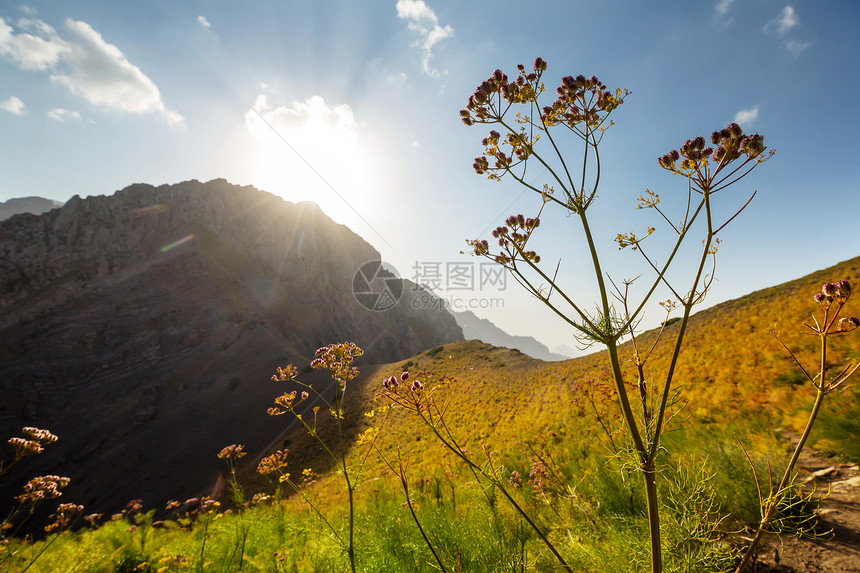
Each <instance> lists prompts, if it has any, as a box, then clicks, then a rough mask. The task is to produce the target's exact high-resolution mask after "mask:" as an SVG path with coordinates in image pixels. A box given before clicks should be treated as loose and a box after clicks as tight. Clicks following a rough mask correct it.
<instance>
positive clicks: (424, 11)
mask: <svg viewBox="0 0 860 573" xmlns="http://www.w3.org/2000/svg"><path fill="white" fill-rule="evenodd" d="M397 16H398V17H399V18H400V19H401V20H406V21H407V26H408V28H409V29H410V30H412V31H413V32H415V33H417V34H418V35H419V40H418V42H416V45H418V46H419V47H420V48H421V67H422V68H423V69H424V73H425V74H427V75H428V76H431V77H434V78H437V77H439V71H438V70H437V69H435V68H433V67H432V66H431V65H430V61H431V60H432V59H433V49H434V48H435V47H436V44H438V43H439V42H441V41H442V40H444V39H446V38H450V37H451V36H453V35H454V28H452V27H451V26H448V25H446V26H440V25H439V18H438V17H437V16H436V13H435V12H434V11H433V9H432V8H430V6H428V5H427V4H426V3H425V2H424V0H397Z"/></svg>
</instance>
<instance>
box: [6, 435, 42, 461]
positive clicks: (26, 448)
mask: <svg viewBox="0 0 860 573" xmlns="http://www.w3.org/2000/svg"><path fill="white" fill-rule="evenodd" d="M6 443H7V444H9V445H10V446H12V447H13V448H15V457H16V458H23V457H24V456H35V455H36V454H40V453H42V452H43V451H45V448H43V447H42V446H41V444H39V442H35V441H33V440H26V439H24V438H9V439H8V440H6Z"/></svg>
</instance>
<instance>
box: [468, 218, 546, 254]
mask: <svg viewBox="0 0 860 573" xmlns="http://www.w3.org/2000/svg"><path fill="white" fill-rule="evenodd" d="M539 226H540V218H538V217H535V218H531V217H525V216H523V215H522V214H520V215H511V216H510V217H508V218H507V219H505V224H504V225H502V226H500V227H496V228H495V229H494V230H493V232H492V235H493V238H494V239H496V240H497V241H498V242H499V246H500V247H502V249H503V250H504V252H502V253H499V254H497V255H493V254H491V253H490V243H489V242H487V241H486V240H471V241H466V243H467V244H468V245H469V246H470V247H472V253H473V254H474V255H476V256H479V257H489V258H492V259H493V260H494V261H495V262H497V263H499V264H501V265H510V264H511V263H513V262H514V261H516V260H518V259H520V260H525V261H529V262H531V263H534V264H537V263H539V262H540V255H538V254H537V253H536V252H534V251H529V250H526V243H527V242H528V240H529V237H531V234H532V232H534V230H535V229H537V228H538V227H539Z"/></svg>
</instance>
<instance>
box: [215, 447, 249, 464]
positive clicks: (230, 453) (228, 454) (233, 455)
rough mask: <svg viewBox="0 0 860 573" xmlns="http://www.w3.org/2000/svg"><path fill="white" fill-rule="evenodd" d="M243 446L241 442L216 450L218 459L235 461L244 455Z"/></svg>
mask: <svg viewBox="0 0 860 573" xmlns="http://www.w3.org/2000/svg"><path fill="white" fill-rule="evenodd" d="M245 454H246V452H245V446H243V445H242V444H231V445H229V446H227V447H226V448H224V449H222V450H221V451H220V452H218V459H219V460H227V461H236V460H239V459H241V458H244V457H245Z"/></svg>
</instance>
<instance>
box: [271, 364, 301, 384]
mask: <svg viewBox="0 0 860 573" xmlns="http://www.w3.org/2000/svg"><path fill="white" fill-rule="evenodd" d="M298 373H299V370H298V368H296V367H295V366H293V365H292V364H288V365H287V366H286V367H284V368H281V367H280V366H279V367H278V370H277V373H276V374H275V375H273V376H272V380H274V381H275V382H286V381H287V380H292V379H293V378H295V377H296V375H297V374H298Z"/></svg>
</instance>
